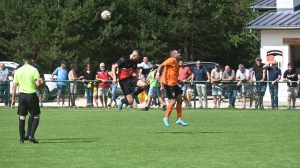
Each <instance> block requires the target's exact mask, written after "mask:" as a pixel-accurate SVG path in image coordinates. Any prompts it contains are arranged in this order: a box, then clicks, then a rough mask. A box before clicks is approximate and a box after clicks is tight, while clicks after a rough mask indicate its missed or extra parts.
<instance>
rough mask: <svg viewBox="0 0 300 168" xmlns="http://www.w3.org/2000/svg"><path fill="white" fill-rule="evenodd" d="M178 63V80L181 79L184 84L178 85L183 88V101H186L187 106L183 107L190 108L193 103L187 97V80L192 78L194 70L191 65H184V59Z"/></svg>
mask: <svg viewBox="0 0 300 168" xmlns="http://www.w3.org/2000/svg"><path fill="white" fill-rule="evenodd" d="M178 64H179V76H178V80H179V81H180V83H182V84H178V85H179V87H180V89H181V90H182V98H183V101H184V103H185V106H184V107H183V108H190V107H191V104H190V102H189V100H188V99H187V97H186V91H187V87H188V84H187V83H185V82H186V81H189V80H191V77H192V71H191V69H190V68H189V67H186V66H184V65H183V61H182V60H180V61H179V62H178Z"/></svg>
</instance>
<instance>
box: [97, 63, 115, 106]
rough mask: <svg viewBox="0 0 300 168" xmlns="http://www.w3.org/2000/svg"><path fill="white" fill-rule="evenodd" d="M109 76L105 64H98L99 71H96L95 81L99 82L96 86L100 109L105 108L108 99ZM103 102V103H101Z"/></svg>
mask: <svg viewBox="0 0 300 168" xmlns="http://www.w3.org/2000/svg"><path fill="white" fill-rule="evenodd" d="M110 76H111V74H110V72H109V71H108V70H107V69H105V64H104V63H100V69H99V70H98V71H97V74H96V80H98V81H99V85H98V96H99V99H100V102H101V104H102V107H105V108H107V107H108V106H107V98H108V92H109V88H110V82H108V81H109V78H110ZM103 100H104V102H103Z"/></svg>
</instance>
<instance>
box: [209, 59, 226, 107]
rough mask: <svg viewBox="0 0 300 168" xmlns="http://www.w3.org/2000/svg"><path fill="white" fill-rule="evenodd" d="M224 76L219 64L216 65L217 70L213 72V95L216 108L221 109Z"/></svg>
mask: <svg viewBox="0 0 300 168" xmlns="http://www.w3.org/2000/svg"><path fill="white" fill-rule="evenodd" d="M222 76H223V72H222V70H221V69H220V65H219V64H215V69H213V70H212V71H211V83H212V95H213V97H214V107H213V108H220V105H221V101H222V83H221V81H222Z"/></svg>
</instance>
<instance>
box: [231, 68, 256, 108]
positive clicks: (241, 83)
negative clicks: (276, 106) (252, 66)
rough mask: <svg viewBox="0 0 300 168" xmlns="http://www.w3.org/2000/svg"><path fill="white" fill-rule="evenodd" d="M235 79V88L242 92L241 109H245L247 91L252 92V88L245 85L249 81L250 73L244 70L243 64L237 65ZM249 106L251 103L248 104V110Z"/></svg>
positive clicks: (250, 85)
mask: <svg viewBox="0 0 300 168" xmlns="http://www.w3.org/2000/svg"><path fill="white" fill-rule="evenodd" d="M235 79H236V80H237V81H238V83H237V86H238V88H239V89H241V92H242V101H243V109H246V93H247V91H249V92H252V90H253V87H252V84H250V83H247V82H248V81H249V80H250V72H249V70H248V69H245V67H244V65H243V64H239V69H238V70H237V72H236V78H235ZM251 105H252V102H250V108H251Z"/></svg>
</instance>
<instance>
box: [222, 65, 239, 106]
mask: <svg viewBox="0 0 300 168" xmlns="http://www.w3.org/2000/svg"><path fill="white" fill-rule="evenodd" d="M222 80H223V81H229V82H232V81H234V80H235V71H234V70H233V69H230V67H229V66H228V65H226V66H225V71H224V72H223V78H222ZM235 98H236V83H229V84H228V99H229V105H228V107H229V108H230V107H233V108H234V107H235Z"/></svg>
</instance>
